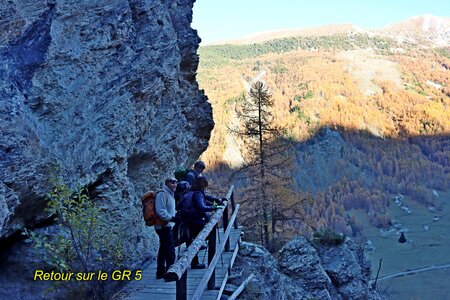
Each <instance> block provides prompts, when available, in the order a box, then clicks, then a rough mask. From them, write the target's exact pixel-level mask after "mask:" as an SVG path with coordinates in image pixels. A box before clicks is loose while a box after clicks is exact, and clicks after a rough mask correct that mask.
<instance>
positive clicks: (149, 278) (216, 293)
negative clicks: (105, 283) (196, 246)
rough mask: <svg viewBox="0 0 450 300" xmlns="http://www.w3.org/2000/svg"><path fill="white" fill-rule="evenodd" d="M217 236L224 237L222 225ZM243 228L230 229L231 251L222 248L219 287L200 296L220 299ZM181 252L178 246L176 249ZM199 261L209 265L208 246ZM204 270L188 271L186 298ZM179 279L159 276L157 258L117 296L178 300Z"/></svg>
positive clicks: (199, 255)
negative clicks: (177, 287)
mask: <svg viewBox="0 0 450 300" xmlns="http://www.w3.org/2000/svg"><path fill="white" fill-rule="evenodd" d="M218 231H219V236H218V237H217V239H216V241H217V246H218V245H219V244H220V242H221V241H222V240H223V238H222V236H223V228H220V229H219V230H218ZM241 231H242V229H241V228H238V229H232V230H231V233H230V252H223V253H222V259H221V260H220V261H219V263H218V264H217V267H216V289H214V290H205V291H204V292H203V295H202V297H201V299H202V300H203V299H205V300H210V299H211V300H213V299H220V297H221V295H222V292H223V289H224V287H225V284H226V282H227V279H228V276H229V274H230V273H229V270H230V269H231V267H232V266H233V263H234V260H235V258H236V255H237V251H238V250H239V243H238V242H239V241H240V236H241ZM176 252H177V253H178V248H177V249H176ZM184 252H185V245H184V244H183V246H182V247H181V251H180V255H183V254H184ZM198 257H199V260H200V262H203V263H205V264H206V265H207V261H208V254H207V250H201V251H199V252H198ZM205 272H206V269H204V270H192V269H189V270H188V273H187V299H192V296H193V294H194V292H195V290H196V289H197V286H198V284H199V283H200V281H201V279H202V278H203V275H204V274H205ZM175 295H176V282H175V281H173V282H165V281H164V279H159V280H157V279H156V260H155V261H153V262H152V263H151V264H150V265H149V266H148V267H147V268H146V269H144V270H142V280H140V281H132V282H130V283H129V284H128V285H127V286H125V287H124V288H123V289H122V291H121V292H120V293H119V294H118V295H117V296H116V297H115V299H121V300H122V299H127V300H128V299H129V300H141V299H142V300H144V299H145V300H166V299H167V300H175ZM195 300H197V299H195Z"/></svg>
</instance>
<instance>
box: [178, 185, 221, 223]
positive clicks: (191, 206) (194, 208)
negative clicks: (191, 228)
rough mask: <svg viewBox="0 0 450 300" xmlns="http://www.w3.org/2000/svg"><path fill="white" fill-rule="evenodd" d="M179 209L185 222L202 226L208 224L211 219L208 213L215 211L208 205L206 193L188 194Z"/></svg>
mask: <svg viewBox="0 0 450 300" xmlns="http://www.w3.org/2000/svg"><path fill="white" fill-rule="evenodd" d="M177 209H178V210H179V211H181V217H182V218H183V221H187V222H189V223H194V224H200V225H205V224H206V223H208V221H209V219H210V217H209V215H208V214H207V212H210V211H213V210H214V208H213V207H212V206H211V205H208V204H207V201H206V199H205V192H204V191H190V192H187V193H186V194H184V196H183V199H182V201H180V203H179V206H178V207H177Z"/></svg>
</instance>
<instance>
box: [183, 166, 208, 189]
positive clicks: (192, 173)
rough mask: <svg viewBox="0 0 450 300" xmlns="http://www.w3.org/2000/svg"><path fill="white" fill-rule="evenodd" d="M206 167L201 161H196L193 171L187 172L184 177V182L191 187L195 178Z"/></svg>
mask: <svg viewBox="0 0 450 300" xmlns="http://www.w3.org/2000/svg"><path fill="white" fill-rule="evenodd" d="M205 168H206V165H205V163H204V162H203V161H202V160H199V161H197V162H196V163H195V164H194V169H193V170H189V172H188V173H187V175H186V181H187V182H189V184H190V185H191V186H192V185H193V184H194V180H195V178H197V177H198V176H199V175H200V174H202V172H203V170H205Z"/></svg>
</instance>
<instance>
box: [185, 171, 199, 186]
mask: <svg viewBox="0 0 450 300" xmlns="http://www.w3.org/2000/svg"><path fill="white" fill-rule="evenodd" d="M197 176H198V174H197V172H195V170H189V172H188V173H187V174H186V179H185V180H186V181H187V182H189V185H190V186H192V185H193V184H194V180H195V178H197Z"/></svg>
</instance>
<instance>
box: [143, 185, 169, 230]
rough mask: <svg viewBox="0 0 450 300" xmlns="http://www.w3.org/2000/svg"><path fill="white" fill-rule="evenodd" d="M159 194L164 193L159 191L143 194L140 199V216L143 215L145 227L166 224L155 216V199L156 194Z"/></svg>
mask: <svg viewBox="0 0 450 300" xmlns="http://www.w3.org/2000/svg"><path fill="white" fill-rule="evenodd" d="M159 192H163V193H165V192H164V191H163V190H159V191H157V192H153V191H150V192H147V193H145V194H144V196H142V198H141V202H142V214H143V215H144V221H145V224H146V225H147V226H153V225H166V224H167V221H164V220H162V219H161V218H160V217H159V216H158V215H157V214H156V207H155V199H156V194H158V193H159Z"/></svg>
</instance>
